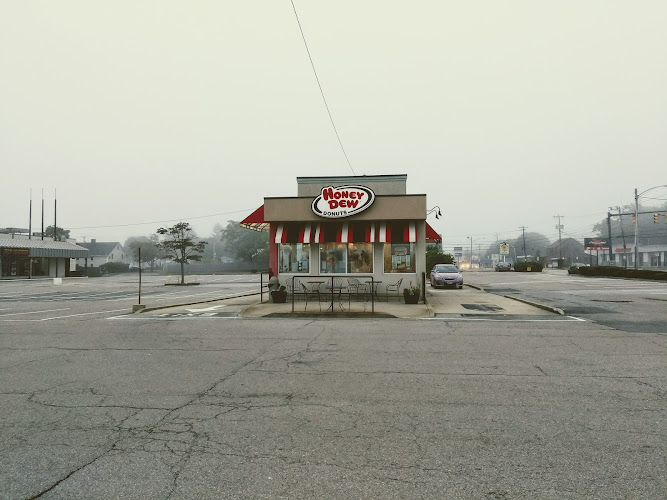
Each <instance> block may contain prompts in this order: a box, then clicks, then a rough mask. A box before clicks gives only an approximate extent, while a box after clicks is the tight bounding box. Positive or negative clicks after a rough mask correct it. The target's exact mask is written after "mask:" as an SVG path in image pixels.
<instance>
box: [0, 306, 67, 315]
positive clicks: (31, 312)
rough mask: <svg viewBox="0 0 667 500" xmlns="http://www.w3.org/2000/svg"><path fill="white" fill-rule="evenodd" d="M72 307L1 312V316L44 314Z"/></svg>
mask: <svg viewBox="0 0 667 500" xmlns="http://www.w3.org/2000/svg"><path fill="white" fill-rule="evenodd" d="M69 309H71V307H63V308H61V309H45V310H44V311H30V312H20V313H9V314H0V317H4V316H21V315H24V314H42V313H48V312H55V311H67V310H69Z"/></svg>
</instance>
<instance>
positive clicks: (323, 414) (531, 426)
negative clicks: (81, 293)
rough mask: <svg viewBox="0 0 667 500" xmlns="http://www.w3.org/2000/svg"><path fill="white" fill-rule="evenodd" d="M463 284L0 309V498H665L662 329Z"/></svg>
mask: <svg viewBox="0 0 667 500" xmlns="http://www.w3.org/2000/svg"><path fill="white" fill-rule="evenodd" d="M91 286H92V285H91ZM227 287H228V285H221V291H222V293H231V292H230V291H229V290H222V288H227ZM473 290H474V289H470V290H463V291H461V292H457V291H454V290H437V291H434V296H438V297H440V296H441V297H440V298H441V300H443V301H444V302H445V303H447V304H448V305H447V307H449V306H451V307H452V309H451V310H450V312H442V313H436V312H433V315H430V316H428V317H421V316H420V317H408V316H405V317H398V318H397V317H384V316H382V317H379V316H378V317H363V316H357V317H344V316H335V315H334V316H332V315H330V314H328V315H315V316H292V317H289V316H288V317H285V316H274V315H255V316H252V315H248V314H247V313H248V311H251V310H252V308H253V307H256V306H257V297H256V296H255V297H254V298H253V297H251V296H246V297H237V298H231V299H227V300H225V301H217V300H213V301H210V302H205V303H199V304H193V305H188V306H181V307H173V308H172V307H167V308H161V309H160V310H158V309H156V310H153V311H150V312H147V313H140V314H130V313H129V309H130V307H119V308H124V311H122V312H120V313H118V312H109V313H101V312H100V311H103V310H105V308H106V306H107V305H108V304H101V305H100V304H96V303H95V302H92V303H91V302H86V303H85V304H86V305H85V309H76V311H77V312H76V313H75V314H78V315H77V316H72V315H70V314H67V313H68V311H64V312H45V313H43V314H41V313H40V314H28V313H30V312H33V313H37V312H39V308H42V307H44V308H45V310H46V309H58V308H61V307H63V308H64V307H70V306H71V307H79V306H76V305H73V304H71V303H70V302H68V301H67V300H65V301H62V303H61V302H60V301H56V302H53V303H50V302H46V301H45V300H40V301H39V302H35V303H33V309H32V311H31V310H29V305H27V304H19V303H15V302H13V303H4V304H2V305H1V306H0V307H2V308H12V307H14V306H15V305H16V307H17V308H18V309H20V315H17V316H3V317H0V373H1V374H2V376H1V377H0V448H1V449H2V454H0V492H2V497H3V498H10V499H29V498H141V499H143V498H159V499H162V498H164V499H167V498H171V499H174V498H253V499H254V498H336V499H339V498H383V499H384V498H470V499H477V498H496V499H497V498H505V499H510V498H525V499H528V498H530V499H534V498H548V499H562V498H605V499H609V498H611V499H616V498H618V499H621V498H662V497H664V496H665V492H666V491H667V483H666V481H665V476H664V470H665V456H666V455H665V448H666V446H665V445H666V443H667V439H665V426H664V422H665V404H664V403H665V380H666V376H665V345H664V335H659V334H651V333H642V334H637V333H629V332H623V331H619V330H614V329H611V328H608V327H605V326H601V325H598V324H595V323H593V322H590V321H581V320H579V319H576V318H568V317H567V316H562V315H559V314H555V313H551V312H548V311H545V310H541V309H540V310H539V312H537V311H534V314H530V313H528V314H527V313H525V311H524V310H523V308H524V307H530V306H528V305H527V304H524V303H521V302H518V301H514V300H511V299H506V300H508V301H509V302H507V303H505V302H504V301H501V300H499V299H498V298H496V297H494V296H491V294H484V293H483V292H481V291H479V290H475V291H473ZM212 291H213V287H211V288H210V289H209V290H207V291H204V290H203V289H202V291H201V292H197V293H205V292H212ZM219 291H220V290H219ZM32 292H33V291H31V293H32ZM92 292H93V290H92V289H87V290H86V293H89V294H90V293H92ZM468 292H469V293H468ZM188 293H190V292H188ZM429 293H430V292H429ZM453 297H457V299H456V300H458V301H459V302H458V305H456V304H452V303H453V301H454V299H453ZM448 298H450V299H448ZM207 300H208V299H207ZM118 302H119V304H118V305H119V306H131V304H132V298H130V299H129V300H127V304H126V302H125V301H123V300H120V301H118ZM244 302H245V304H244ZM253 303H254V305H253ZM475 303H476V304H480V305H487V306H489V305H490V306H497V307H500V308H502V309H503V310H502V311H498V310H496V311H493V310H491V311H475V310H470V309H466V308H462V310H464V311H472V313H471V314H472V315H471V316H466V315H467V314H469V313H468V312H462V311H461V310H459V309H458V308H459V307H462V306H461V304H475ZM82 304H83V303H82ZM102 306H104V307H102ZM216 306H221V307H216ZM275 306H278V305H277V304H276V305H272V306H267V307H275ZM403 306H404V307H407V306H405V305H403ZM81 307H84V305H81ZM443 307H444V306H443ZM512 307H518V308H521V309H511V308H512ZM91 308H93V309H95V308H96V309H95V310H94V311H93V310H91ZM114 308H115V307H114ZM114 308H112V309H114ZM207 309H208V310H207ZM436 309H437V308H436ZM490 309H494V308H493V307H490ZM394 310H396V309H394ZM222 311H227V312H228V314H222V313H221V312H222ZM242 311H245V313H243V314H242ZM434 311H435V309H434ZM14 312H18V311H14ZM14 312H12V310H11V309H10V310H9V311H7V310H5V311H2V312H0V314H14ZM88 313H94V314H88ZM244 314H245V316H244ZM438 314H444V315H445V316H442V317H439V316H438ZM57 315H60V316H57ZM165 315H166V316H165ZM174 315H178V316H174ZM56 316H57V317H56ZM44 318H50V319H48V320H46V321H41V319H44ZM28 319H30V320H29V321H28ZM15 320H20V321H15ZM33 320H34V321H33Z"/></svg>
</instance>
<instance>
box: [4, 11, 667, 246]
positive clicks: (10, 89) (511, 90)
mask: <svg viewBox="0 0 667 500" xmlns="http://www.w3.org/2000/svg"><path fill="white" fill-rule="evenodd" d="M294 3H295V5H296V9H297V12H298V14H299V19H300V21H301V24H302V27H303V30H304V33H305V36H306V40H307V42H308V46H309V49H310V51H311V55H312V57H313V60H314V63H315V67H316V69H317V73H318V76H319V79H320V82H321V84H322V88H323V90H324V93H325V96H326V99H327V102H328V104H329V107H330V110H331V113H332V116H333V119H334V122H335V124H336V127H337V129H338V132H339V134H340V138H341V141H342V144H343V146H344V148H345V151H346V153H347V155H348V157H349V160H350V163H351V168H350V166H349V165H348V163H347V161H346V159H345V156H344V155H343V153H342V150H341V147H340V145H339V144H338V140H337V138H336V135H335V133H334V131H333V128H332V125H331V122H330V120H329V117H328V115H327V112H326V108H325V107H324V103H323V100H322V96H321V95H320V91H319V88H318V86H317V81H316V80H315V76H314V74H313V70H312V68H311V65H310V61H309V60H308V54H307V52H306V49H305V47H304V43H303V40H302V38H301V34H300V32H299V26H298V24H297V21H296V17H295V14H294V10H293V9H292V4H291V3H290V1H289V0H257V1H247V2H231V1H224V0H215V1H204V0H198V1H196V2H185V1H167V0H160V1H138V0H132V1H113V2H102V1H94V0H82V1H70V0H58V1H52V0H47V1H41V2H40V1H30V0H21V1H17V0H0V172H1V174H0V175H1V178H0V185H1V187H2V189H1V190H0V227H7V226H14V227H16V226H18V227H27V226H28V207H29V200H30V189H32V194H33V200H34V201H33V214H34V216H33V230H39V226H40V224H41V221H40V217H39V205H40V200H41V189H42V188H44V193H45V198H46V204H47V209H46V217H47V222H46V224H47V225H48V224H52V221H53V196H54V189H57V193H58V225H59V226H61V227H65V228H69V229H71V232H72V236H73V237H76V238H77V239H78V240H79V241H82V240H83V238H84V237H85V238H86V240H87V241H89V240H90V239H91V238H97V240H98V241H116V240H119V241H121V242H122V241H124V240H125V239H126V238H127V237H128V236H134V235H149V234H151V233H153V232H154V231H155V229H157V228H158V227H159V226H161V225H166V224H170V223H171V222H176V221H177V220H185V221H189V222H191V223H192V224H193V226H194V227H195V229H196V230H197V232H198V234H200V235H202V236H208V235H209V234H210V233H211V231H212V228H213V226H214V224H215V223H216V222H219V223H221V224H223V225H225V224H226V221H227V220H241V219H242V218H244V217H245V216H246V215H248V214H249V213H251V212H252V211H253V210H254V209H256V208H257V207H258V206H260V205H261V204H262V202H263V198H264V197H265V196H267V197H270V196H296V190H297V187H296V177H298V176H326V175H335V176H340V175H354V174H356V175H376V174H407V176H408V192H409V193H414V194H421V193H425V194H427V196H428V205H429V207H431V206H435V205H437V206H439V207H440V208H441V209H442V213H443V217H442V218H440V219H439V220H436V219H435V218H434V217H432V216H430V217H429V219H428V220H429V223H430V224H431V225H432V226H433V227H434V228H435V229H436V230H437V231H438V232H439V233H443V234H444V245H445V248H448V246H451V245H454V244H469V240H468V239H467V237H468V236H472V237H473V239H474V242H475V246H477V243H481V244H485V243H491V242H492V241H496V238H499V239H500V240H502V239H505V238H507V239H509V238H514V237H516V236H518V235H519V234H520V230H519V227H520V226H525V227H526V229H527V231H538V232H542V233H543V234H545V235H546V236H548V237H549V238H551V239H552V240H555V239H556V238H557V236H558V232H557V230H556V229H555V225H556V219H555V218H554V216H555V215H559V214H560V215H563V216H565V218H564V219H562V224H563V225H564V226H565V233H564V235H567V236H573V237H576V238H583V237H584V236H589V235H590V234H589V233H590V228H591V226H592V224H593V223H595V222H597V221H599V220H601V219H602V218H604V217H606V213H607V210H608V207H609V206H615V205H623V204H630V203H632V202H633V201H634V200H633V193H634V188H639V190H640V191H643V190H644V189H648V188H650V187H652V186H656V185H659V184H667V162H666V161H665V160H666V159H667V29H666V28H665V26H667V2H665V1H664V0H655V1H641V0H638V1H634V2H628V1H614V0H599V1H588V0H574V1H559V2H546V1H534V0H527V1H507V2H498V1H495V0H494V1H480V2H461V1H448V0H437V1H435V0H434V1H419V0H414V1H411V2H403V1H402V2H398V1H388V0H382V1H379V0H377V1H376V0H372V1H370V0H369V1H364V0H354V1H352V0H336V1H328V2H325V1H315V0H310V1H305V0H294ZM659 193H660V190H656V191H654V192H652V194H656V195H658V194H659ZM662 193H663V194H662V195H659V196H662V197H663V198H666V197H667V195H664V191H662Z"/></svg>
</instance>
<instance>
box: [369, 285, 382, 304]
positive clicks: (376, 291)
mask: <svg viewBox="0 0 667 500" xmlns="http://www.w3.org/2000/svg"><path fill="white" fill-rule="evenodd" d="M366 283H368V284H370V285H373V286H374V287H375V290H373V293H374V294H375V300H377V301H378V302H380V296H379V295H378V285H379V284H380V283H382V281H381V280H380V281H378V280H375V281H372V280H368V281H367V282H366Z"/></svg>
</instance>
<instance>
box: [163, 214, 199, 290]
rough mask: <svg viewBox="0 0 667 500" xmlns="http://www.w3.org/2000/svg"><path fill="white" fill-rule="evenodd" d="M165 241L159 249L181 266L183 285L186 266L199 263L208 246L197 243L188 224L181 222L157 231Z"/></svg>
mask: <svg viewBox="0 0 667 500" xmlns="http://www.w3.org/2000/svg"><path fill="white" fill-rule="evenodd" d="M156 233H157V234H159V235H160V236H162V237H163V238H164V239H163V240H162V241H159V242H158V243H157V248H158V249H159V250H160V251H161V252H162V253H163V254H164V255H165V256H166V257H167V258H169V259H171V260H173V261H174V262H178V263H179V264H180V265H181V283H184V282H185V264H187V263H188V262H190V261H197V262H199V261H200V260H201V259H202V253H203V252H204V247H205V246H206V242H205V241H198V242H195V238H196V235H195V233H194V231H193V229H192V226H190V224H188V223H187V222H179V223H177V224H175V225H174V226H172V227H166V228H165V227H161V228H159V229H158V230H157V231H156Z"/></svg>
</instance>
